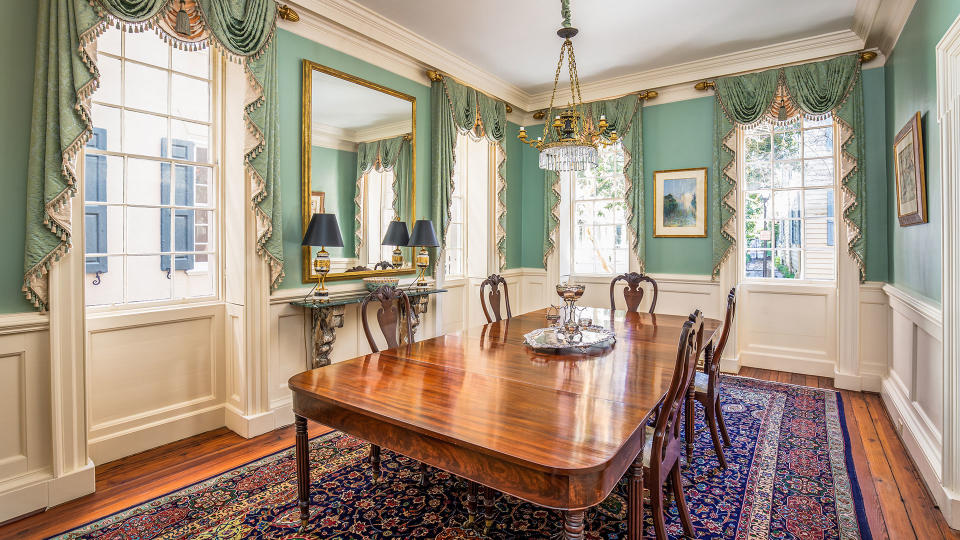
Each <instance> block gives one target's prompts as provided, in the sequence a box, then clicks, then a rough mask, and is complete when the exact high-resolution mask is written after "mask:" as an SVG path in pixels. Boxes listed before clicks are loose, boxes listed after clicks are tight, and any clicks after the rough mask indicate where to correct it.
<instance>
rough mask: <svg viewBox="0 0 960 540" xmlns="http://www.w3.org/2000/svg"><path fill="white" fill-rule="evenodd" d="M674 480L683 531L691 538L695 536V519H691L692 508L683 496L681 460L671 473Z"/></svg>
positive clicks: (674, 492) (675, 495)
mask: <svg viewBox="0 0 960 540" xmlns="http://www.w3.org/2000/svg"><path fill="white" fill-rule="evenodd" d="M670 478H671V480H672V481H673V482H672V484H673V495H674V497H675V498H676V499H677V512H678V513H679V514H680V522H681V523H682V524H683V532H684V534H686V535H687V536H688V537H690V538H694V534H693V520H691V519H690V510H689V509H688V508H687V500H686V499H685V498H684V497H683V480H682V478H681V476H680V462H679V461H678V462H676V463H675V464H674V465H673V471H672V472H671V473H670Z"/></svg>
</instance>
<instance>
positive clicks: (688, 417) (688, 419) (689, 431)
mask: <svg viewBox="0 0 960 540" xmlns="http://www.w3.org/2000/svg"><path fill="white" fill-rule="evenodd" d="M693 400H694V389H693V385H692V384H691V385H690V390H689V391H688V392H687V403H686V405H684V412H685V413H686V414H685V417H684V418H685V419H684V427H685V428H686V437H685V438H686V442H687V464H688V465H689V464H690V462H691V461H693V435H694V418H693V417H694V414H693V413H694V411H695V410H696V409H695V407H694V405H693Z"/></svg>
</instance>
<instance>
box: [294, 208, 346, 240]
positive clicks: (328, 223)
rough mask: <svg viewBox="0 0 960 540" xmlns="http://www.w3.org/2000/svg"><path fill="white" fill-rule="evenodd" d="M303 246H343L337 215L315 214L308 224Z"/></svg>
mask: <svg viewBox="0 0 960 540" xmlns="http://www.w3.org/2000/svg"><path fill="white" fill-rule="evenodd" d="M300 245H301V246H322V247H343V238H341V237H340V226H339V225H337V216H335V215H333V214H314V215H313V217H312V218H310V224H309V225H307V232H306V233H304V235H303V242H300Z"/></svg>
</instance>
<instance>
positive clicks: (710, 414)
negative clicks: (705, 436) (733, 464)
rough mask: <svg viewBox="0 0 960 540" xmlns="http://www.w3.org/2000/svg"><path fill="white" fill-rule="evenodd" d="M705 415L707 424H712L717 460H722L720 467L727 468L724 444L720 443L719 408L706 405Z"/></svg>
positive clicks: (711, 435)
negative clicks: (718, 427) (718, 431)
mask: <svg viewBox="0 0 960 540" xmlns="http://www.w3.org/2000/svg"><path fill="white" fill-rule="evenodd" d="M703 409H704V412H705V413H706V414H705V415H704V416H705V417H706V420H707V425H708V426H710V437H711V438H712V439H713V450H714V451H715V452H716V453H717V461H719V462H720V468H721V469H726V468H727V460H726V458H724V457H723V446H722V445H721V444H720V434H719V433H717V409H716V407H704V408H703Z"/></svg>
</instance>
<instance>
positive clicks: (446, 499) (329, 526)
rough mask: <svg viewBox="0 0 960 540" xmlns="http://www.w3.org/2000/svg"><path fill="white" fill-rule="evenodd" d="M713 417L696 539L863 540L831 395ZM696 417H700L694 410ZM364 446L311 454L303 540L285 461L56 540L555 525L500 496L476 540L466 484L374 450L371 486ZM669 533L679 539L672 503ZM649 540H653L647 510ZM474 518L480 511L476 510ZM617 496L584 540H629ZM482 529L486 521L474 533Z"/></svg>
mask: <svg viewBox="0 0 960 540" xmlns="http://www.w3.org/2000/svg"><path fill="white" fill-rule="evenodd" d="M721 385H722V389H723V391H722V395H721V407H722V409H723V414H724V417H725V418H726V424H727V428H728V429H729V433H730V437H731V439H732V445H731V446H730V447H728V448H726V449H725V455H726V458H727V463H728V465H729V466H728V468H727V469H726V470H720V469H719V466H718V463H717V459H716V456H715V454H714V451H713V445H712V443H711V440H710V434H709V431H708V430H705V429H702V428H703V426H702V425H701V424H700V423H699V422H702V419H703V415H702V411H699V410H698V411H697V418H698V426H697V427H698V431H697V441H696V451H695V455H694V459H693V460H692V461H691V462H690V463H688V464H686V465H685V466H684V468H683V476H684V492H685V494H686V499H687V503H688V504H689V507H690V513H691V515H692V518H693V524H694V527H695V529H696V534H697V538H706V539H720V538H724V539H732V540H746V539H750V540H763V539H785V538H799V539H804V540H807V539H809V540H814V539H816V540H819V539H869V538H871V536H870V531H869V528H868V525H867V523H866V519H865V517H864V512H863V500H862V498H861V495H860V487H859V485H858V483H857V478H856V472H855V470H854V466H853V459H852V456H851V453H850V441H849V434H848V433H847V428H846V421H845V419H844V410H843V403H842V401H841V398H840V394H838V393H837V392H833V391H830V390H821V389H816V388H807V387H803V386H793V385H788V384H782V383H775V382H768V381H760V380H755V379H748V378H742V377H733V376H723V377H722V379H721ZM698 407H699V406H698ZM368 451H369V446H368V445H367V444H366V443H365V442H364V441H361V440H359V439H356V438H354V437H351V436H349V435H345V434H343V433H339V432H331V433H328V434H326V435H323V436H320V437H317V438H315V439H313V440H312V441H311V464H312V465H313V469H312V471H311V476H312V489H311V493H312V502H311V511H312V513H311V518H310V525H311V527H312V530H311V531H310V532H309V533H308V534H304V533H301V532H298V530H297V527H298V524H299V512H298V510H297V502H296V499H297V485H296V465H295V462H294V455H293V450H292V449H288V450H284V451H281V452H278V453H276V454H273V455H270V456H267V457H265V458H262V459H259V460H256V461H253V462H250V463H248V464H246V465H242V466H240V467H238V468H236V469H233V470H231V471H229V472H226V473H223V474H220V475H218V476H214V477H212V478H209V479H207V480H204V481H202V482H199V483H197V484H194V485H192V486H189V487H186V488H183V489H180V490H178V491H174V492H172V493H169V494H167V495H164V496H161V497H158V498H156V499H153V500H151V501H149V502H146V503H143V504H139V505H137V506H133V507H131V508H128V509H126V510H124V511H122V512H118V513H116V514H113V515H110V516H108V517H105V518H103V519H99V520H97V521H94V522H91V523H88V524H86V525H83V526H81V527H78V528H76V529H74V530H71V531H68V532H65V533H63V534H61V535H59V536H57V537H55V538H64V539H71V538H96V539H134V538H135V539H147V538H165V539H181V538H183V539H186V538H191V539H193V538H199V539H207V538H209V539H213V538H264V539H266V538H270V539H274V538H276V539H300V538H304V539H306V538H330V539H348V538H349V539H354V538H398V539H407V538H427V539H439V540H453V539H479V538H493V539H511V538H523V539H526V538H555V537H557V536H558V535H559V534H560V532H561V527H562V522H563V521H562V518H561V516H560V514H559V512H555V511H552V510H546V509H543V508H539V507H536V506H534V505H532V504H529V503H526V502H523V501H521V500H518V499H516V498H514V497H511V496H508V495H503V494H499V493H498V494H497V495H496V500H495V509H496V521H495V525H494V527H493V529H492V530H490V531H489V533H488V534H487V535H483V534H482V533H481V532H480V531H477V530H475V529H473V528H470V527H465V526H464V525H465V523H466V522H467V510H466V498H467V492H468V488H467V484H466V482H465V481H463V480H461V479H458V478H456V477H455V476H453V475H451V474H448V473H446V472H444V471H440V470H435V469H430V471H429V483H428V485H427V486H426V487H421V486H420V485H419V477H420V474H419V466H418V464H417V463H415V462H414V461H413V460H411V459H409V458H406V457H404V456H401V455H397V454H395V453H393V452H389V451H387V450H386V449H384V452H383V455H382V467H383V472H384V474H383V477H382V479H381V481H380V483H379V484H372V483H371V481H370V474H369V466H368V464H367V459H366V457H367V453H368ZM667 504H668V505H669V508H670V510H669V514H668V516H667V525H668V532H669V533H670V535H671V536H672V537H674V538H680V537H682V529H681V527H680V522H679V519H678V517H677V514H676V507H675V506H674V505H673V504H672V501H668V503H667ZM646 511H647V516H646V523H647V530H646V531H645V532H646V535H645V537H646V538H653V537H654V531H653V521H652V520H651V517H650V509H649V505H647V509H646ZM481 512H482V509H481ZM626 515H627V507H626V484H625V482H621V483H620V485H618V486H617V488H616V489H614V491H613V492H612V493H611V494H610V496H609V497H607V499H606V500H605V501H604V502H603V503H602V504H601V505H599V506H597V507H595V508H592V509H590V510H588V512H587V515H586V529H587V538H590V539H614V538H626ZM479 521H481V522H482V519H479Z"/></svg>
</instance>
